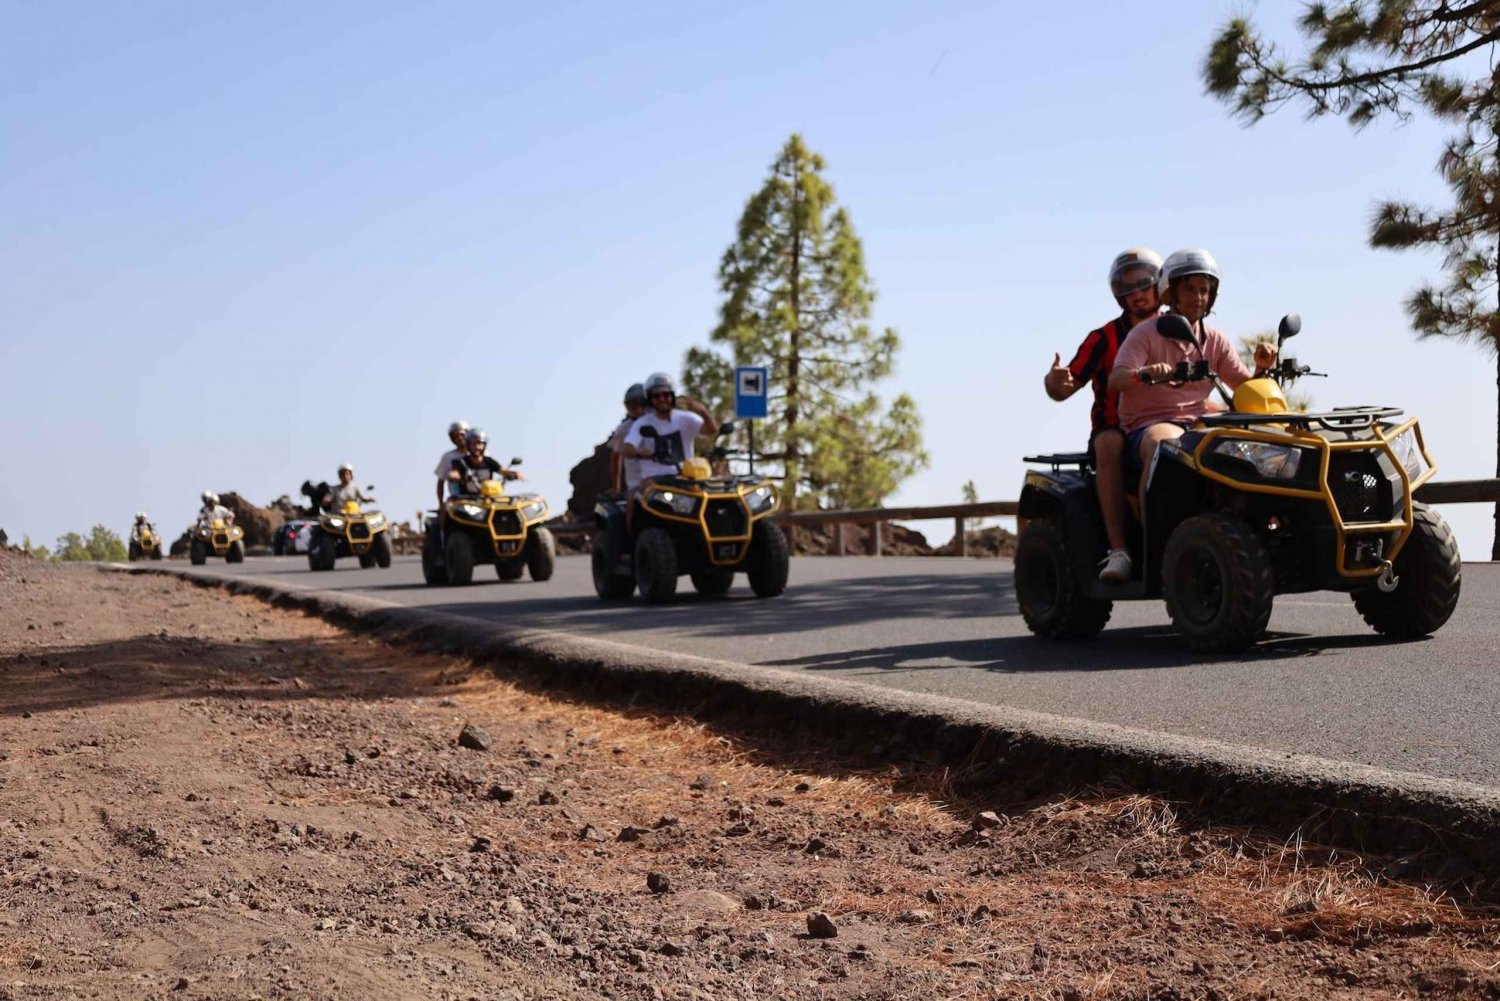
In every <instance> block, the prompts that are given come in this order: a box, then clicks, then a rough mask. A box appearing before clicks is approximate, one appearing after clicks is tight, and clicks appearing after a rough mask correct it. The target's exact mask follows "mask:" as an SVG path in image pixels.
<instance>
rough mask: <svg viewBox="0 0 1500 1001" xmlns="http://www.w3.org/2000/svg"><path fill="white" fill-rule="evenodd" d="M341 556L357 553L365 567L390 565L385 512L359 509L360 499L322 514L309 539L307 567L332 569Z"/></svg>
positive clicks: (388, 532)
mask: <svg viewBox="0 0 1500 1001" xmlns="http://www.w3.org/2000/svg"><path fill="white" fill-rule="evenodd" d="M366 489H367V490H374V489H375V488H374V487H373V486H372V487H367V488H366ZM340 556H353V557H356V558H358V560H359V565H360V566H362V567H365V568H366V569H368V568H369V567H373V566H379V567H381V568H385V567H388V566H390V565H391V537H390V523H389V522H387V521H386V517H385V515H383V514H381V513H380V512H379V511H362V510H360V506H359V501H345V502H344V504H343V506H342V507H341V508H340V509H339V510H337V511H328V512H325V513H324V514H322V515H319V517H318V524H317V527H315V528H314V529H313V530H312V538H311V539H310V540H309V541H308V547H307V565H308V567H309V568H310V569H312V570H332V569H333V566H334V563H336V562H337V561H338V558H339V557H340Z"/></svg>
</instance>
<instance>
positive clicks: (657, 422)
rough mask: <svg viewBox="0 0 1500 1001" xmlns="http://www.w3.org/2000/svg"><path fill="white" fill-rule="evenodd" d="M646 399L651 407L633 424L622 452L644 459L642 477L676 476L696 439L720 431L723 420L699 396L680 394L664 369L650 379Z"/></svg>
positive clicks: (689, 456)
mask: <svg viewBox="0 0 1500 1001" xmlns="http://www.w3.org/2000/svg"><path fill="white" fill-rule="evenodd" d="M646 401H647V402H648V403H649V404H650V405H651V411H650V412H649V413H647V414H646V415H645V416H643V417H642V418H641V419H640V420H638V421H636V422H635V424H634V426H632V427H631V429H630V433H629V434H627V435H626V436H625V446H624V448H622V449H621V450H620V454H621V455H623V456H625V457H626V458H627V459H639V460H641V478H642V479H650V478H651V477H653V476H672V475H674V474H675V473H677V472H678V470H680V469H681V468H682V464H683V463H684V462H686V461H687V460H688V459H691V458H693V439H695V438H697V437H698V436H699V435H700V434H702V435H712V434H715V433H717V432H718V430H719V422H718V421H716V420H714V418H713V415H712V414H710V413H709V412H708V408H707V407H705V406H704V405H703V404H701V403H699V402H698V401H697V400H690V399H688V398H687V397H686V396H683V397H679V396H678V395H677V389H676V387H675V386H673V385H672V379H671V377H670V376H668V375H667V374H666V373H664V372H656V373H654V374H653V375H652V376H651V377H650V378H649V379H647V380H646ZM677 407H682V408H683V409H681V410H678V409H676V408H677Z"/></svg>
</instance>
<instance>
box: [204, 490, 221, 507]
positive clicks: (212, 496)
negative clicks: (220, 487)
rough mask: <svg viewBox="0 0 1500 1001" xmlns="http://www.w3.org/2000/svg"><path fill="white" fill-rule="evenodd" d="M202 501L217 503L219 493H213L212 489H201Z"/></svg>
mask: <svg viewBox="0 0 1500 1001" xmlns="http://www.w3.org/2000/svg"><path fill="white" fill-rule="evenodd" d="M203 503H205V504H217V503H219V495H218V494H216V493H214V492H213V491H212V490H205V491H203Z"/></svg>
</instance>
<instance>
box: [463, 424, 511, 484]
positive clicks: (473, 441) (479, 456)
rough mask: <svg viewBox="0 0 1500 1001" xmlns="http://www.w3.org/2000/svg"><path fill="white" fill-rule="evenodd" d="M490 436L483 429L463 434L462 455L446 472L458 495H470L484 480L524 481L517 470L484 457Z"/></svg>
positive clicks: (471, 429)
mask: <svg viewBox="0 0 1500 1001" xmlns="http://www.w3.org/2000/svg"><path fill="white" fill-rule="evenodd" d="M489 443H490V436H489V435H488V434H486V433H485V431H484V429H483V428H470V429H469V430H468V431H467V432H465V433H464V454H463V456H462V457H461V458H457V459H454V460H453V465H452V467H451V468H450V469H449V470H448V479H449V480H452V481H453V482H455V483H457V484H458V486H459V492H460V493H472V492H474V491H475V490H477V488H478V486H479V484H481V483H483V482H485V481H486V480H492V479H501V480H524V479H525V478H526V477H525V476H524V475H523V474H522V473H521V471H520V470H519V469H506V468H505V467H504V466H502V465H500V463H499V462H497V461H496V460H494V459H492V458H490V457H489V456H488V455H485V450H486V449H487V448H488V447H489Z"/></svg>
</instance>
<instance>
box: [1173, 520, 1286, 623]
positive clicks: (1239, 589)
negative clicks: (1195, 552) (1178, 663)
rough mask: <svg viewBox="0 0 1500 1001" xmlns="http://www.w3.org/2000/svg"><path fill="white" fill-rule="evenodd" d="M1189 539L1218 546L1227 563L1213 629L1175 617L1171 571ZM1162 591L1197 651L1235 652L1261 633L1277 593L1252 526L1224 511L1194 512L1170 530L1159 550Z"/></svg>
mask: <svg viewBox="0 0 1500 1001" xmlns="http://www.w3.org/2000/svg"><path fill="white" fill-rule="evenodd" d="M1194 543H1200V544H1201V543H1206V544H1208V545H1211V546H1214V547H1216V548H1218V549H1219V550H1220V552H1221V554H1223V555H1224V556H1226V557H1227V559H1226V562H1227V563H1228V570H1227V574H1228V578H1229V579H1228V580H1226V581H1225V592H1226V601H1225V604H1226V606H1227V609H1228V611H1227V614H1226V615H1225V616H1223V618H1222V621H1221V622H1220V623H1219V624H1218V625H1217V626H1216V628H1215V629H1214V630H1213V631H1212V632H1204V631H1202V630H1198V629H1196V628H1195V627H1194V626H1193V625H1192V624H1191V623H1187V624H1184V622H1183V620H1182V619H1181V617H1180V616H1179V613H1178V609H1177V607H1176V602H1174V600H1173V595H1174V594H1175V590H1176V588H1175V583H1174V580H1173V573H1174V572H1175V569H1176V566H1177V557H1178V555H1179V554H1180V552H1181V550H1182V549H1183V548H1184V547H1186V546H1188V545H1192V544H1194ZM1162 596H1163V598H1164V599H1165V600H1166V605H1167V614H1168V615H1170V616H1171V617H1172V624H1173V625H1174V626H1176V627H1177V630H1178V631H1179V632H1181V633H1182V634H1183V636H1184V637H1186V639H1187V641H1188V645H1189V646H1191V647H1192V648H1193V649H1194V650H1196V651H1197V652H1199V653H1234V652H1239V651H1243V650H1247V649H1249V648H1250V647H1251V646H1254V645H1255V642H1256V640H1258V639H1260V638H1261V636H1263V635H1265V631H1266V625H1267V623H1269V622H1270V621H1271V609H1272V605H1273V604H1274V600H1275V596H1276V578H1275V575H1274V573H1273V572H1272V568H1271V557H1270V555H1269V554H1268V553H1267V552H1266V547H1265V545H1264V544H1263V543H1262V542H1261V541H1260V537H1259V536H1257V535H1256V534H1255V531H1254V530H1253V529H1252V528H1251V527H1250V526H1249V525H1247V524H1245V523H1244V522H1243V521H1241V520H1240V519H1239V518H1237V517H1235V516H1234V515H1232V514H1228V513H1226V512H1223V511H1212V512H1209V513H1207V514H1198V515H1194V516H1193V517H1191V518H1188V519H1186V520H1185V521H1183V522H1182V524H1180V525H1178V526H1177V528H1176V529H1174V530H1173V532H1172V535H1171V537H1169V538H1168V539H1167V545H1166V549H1165V550H1164V551H1163V553H1162Z"/></svg>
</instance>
